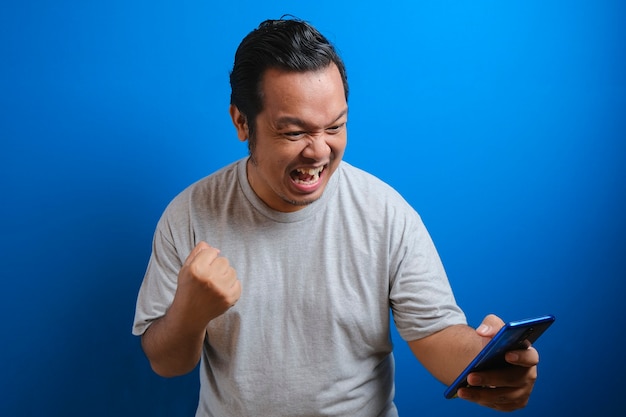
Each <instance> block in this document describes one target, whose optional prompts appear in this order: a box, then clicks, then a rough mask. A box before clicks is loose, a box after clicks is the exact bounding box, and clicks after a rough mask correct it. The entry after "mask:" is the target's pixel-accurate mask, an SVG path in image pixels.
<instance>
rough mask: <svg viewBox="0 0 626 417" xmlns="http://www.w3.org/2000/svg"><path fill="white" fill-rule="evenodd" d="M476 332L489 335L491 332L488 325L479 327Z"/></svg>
mask: <svg viewBox="0 0 626 417" xmlns="http://www.w3.org/2000/svg"><path fill="white" fill-rule="evenodd" d="M476 331H477V332H478V333H483V334H484V333H487V332H488V331H489V326H487V325H486V324H481V325H480V326H478V328H477V329H476Z"/></svg>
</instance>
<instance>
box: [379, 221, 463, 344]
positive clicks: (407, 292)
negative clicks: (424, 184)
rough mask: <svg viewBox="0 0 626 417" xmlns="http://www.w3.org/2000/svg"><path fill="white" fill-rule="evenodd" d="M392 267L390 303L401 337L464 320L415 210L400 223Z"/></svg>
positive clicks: (424, 333) (418, 335) (420, 335)
mask: <svg viewBox="0 0 626 417" xmlns="http://www.w3.org/2000/svg"><path fill="white" fill-rule="evenodd" d="M402 226H403V227H402V230H401V231H398V232H397V234H398V235H399V236H400V238H399V240H400V242H401V243H400V244H399V246H398V250H397V253H396V254H395V260H394V262H393V264H394V265H395V271H392V272H393V273H392V277H391V283H390V285H391V288H390V304H391V308H392V312H393V318H394V323H395V325H396V328H397V329H398V332H399V333H400V335H401V336H402V338H403V339H404V340H407V341H411V340H417V339H421V338H423V337H426V336H428V335H431V334H433V333H436V332H437V331H439V330H442V329H444V328H446V327H448V326H451V325H455V324H466V322H467V321H466V318H465V314H464V313H463V311H462V310H461V309H460V308H459V306H458V305H457V303H456V300H455V298H454V295H453V293H452V289H451V287H450V283H449V281H448V277H447V275H446V272H445V270H444V267H443V265H442V263H441V260H440V257H439V254H438V253H437V250H436V249H435V246H434V244H433V241H432V239H431V237H430V234H429V233H428V231H427V230H426V227H425V226H424V224H423V222H422V220H421V218H420V217H419V215H417V213H415V216H409V217H408V218H407V219H406V221H405V222H403V223H402Z"/></svg>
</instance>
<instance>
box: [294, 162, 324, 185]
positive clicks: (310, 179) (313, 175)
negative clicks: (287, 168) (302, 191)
mask: <svg viewBox="0 0 626 417" xmlns="http://www.w3.org/2000/svg"><path fill="white" fill-rule="evenodd" d="M324 169H326V165H323V166H321V167H316V168H298V169H294V170H293V171H291V174H290V176H291V179H292V180H293V182H295V183H296V184H299V185H313V184H316V183H317V182H318V181H319V180H320V175H321V174H322V172H324Z"/></svg>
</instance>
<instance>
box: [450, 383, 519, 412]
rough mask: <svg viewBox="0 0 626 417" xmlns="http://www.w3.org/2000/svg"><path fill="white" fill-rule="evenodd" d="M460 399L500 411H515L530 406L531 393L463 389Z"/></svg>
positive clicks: (516, 389)
mask: <svg viewBox="0 0 626 417" xmlns="http://www.w3.org/2000/svg"><path fill="white" fill-rule="evenodd" d="M458 396H459V398H462V399H464V400H468V401H472V402H475V403H477V404H480V405H482V406H485V407H489V408H492V409H494V410H499V411H514V410H517V409H519V408H523V407H525V406H526V404H528V400H529V398H530V392H528V390H526V389H522V388H476V387H470V388H461V389H459V391H458Z"/></svg>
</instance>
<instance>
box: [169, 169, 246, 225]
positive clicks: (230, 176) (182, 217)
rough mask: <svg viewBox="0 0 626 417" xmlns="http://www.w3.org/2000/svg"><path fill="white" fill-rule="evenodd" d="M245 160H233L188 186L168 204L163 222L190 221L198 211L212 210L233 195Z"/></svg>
mask: <svg viewBox="0 0 626 417" xmlns="http://www.w3.org/2000/svg"><path fill="white" fill-rule="evenodd" d="M241 163H244V164H245V161H244V160H239V161H236V162H233V163H231V164H229V165H227V166H225V167H223V168H221V169H219V170H218V171H215V172H213V173H211V174H210V175H208V176H206V177H204V178H202V179H200V180H198V181H196V182H194V183H193V184H191V185H189V186H187V187H186V188H185V189H184V190H182V191H181V192H180V193H179V194H178V195H176V196H175V197H174V198H173V199H172V200H171V201H170V203H169V204H168V205H167V207H166V209H165V211H164V213H163V216H162V219H161V222H163V221H165V222H168V223H179V222H181V221H183V222H184V221H188V219H189V217H192V216H193V215H194V214H195V213H198V212H210V211H212V210H213V209H214V207H213V206H216V205H218V206H219V205H220V202H223V201H224V199H225V196H227V195H231V194H232V191H233V190H234V189H236V188H237V187H238V186H239V185H238V184H239V178H238V175H239V173H238V171H239V169H238V167H239V164H241Z"/></svg>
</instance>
